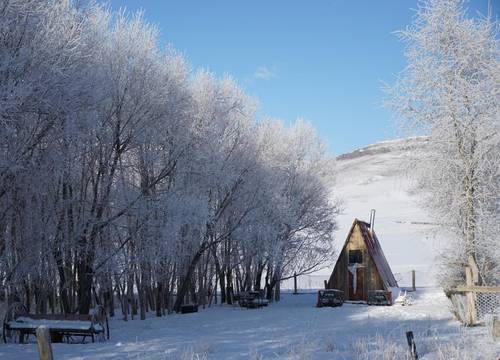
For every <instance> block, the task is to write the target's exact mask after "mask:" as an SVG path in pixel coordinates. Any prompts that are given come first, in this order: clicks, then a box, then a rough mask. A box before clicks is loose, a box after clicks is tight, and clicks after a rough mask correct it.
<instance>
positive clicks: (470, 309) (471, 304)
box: [465, 266, 476, 326]
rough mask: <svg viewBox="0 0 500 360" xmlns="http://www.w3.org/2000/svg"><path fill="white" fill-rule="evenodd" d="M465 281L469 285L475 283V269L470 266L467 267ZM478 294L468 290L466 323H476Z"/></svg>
mask: <svg viewBox="0 0 500 360" xmlns="http://www.w3.org/2000/svg"><path fill="white" fill-rule="evenodd" d="M465 282H466V285H467V286H473V285H474V278H473V271H472V268H470V267H469V266H466V267H465ZM475 295H476V294H475V293H474V292H473V291H467V292H466V293H465V297H466V299H467V319H466V323H467V325H469V326H473V325H475V324H476V296H475Z"/></svg>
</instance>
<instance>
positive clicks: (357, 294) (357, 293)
mask: <svg viewBox="0 0 500 360" xmlns="http://www.w3.org/2000/svg"><path fill="white" fill-rule="evenodd" d="M353 273H354V274H355V275H354V274H353ZM348 274H349V300H354V301H361V300H366V299H365V294H364V288H365V286H364V285H365V269H364V268H363V267H354V269H353V268H351V269H350V270H349V271H348ZM354 276H356V278H354Z"/></svg>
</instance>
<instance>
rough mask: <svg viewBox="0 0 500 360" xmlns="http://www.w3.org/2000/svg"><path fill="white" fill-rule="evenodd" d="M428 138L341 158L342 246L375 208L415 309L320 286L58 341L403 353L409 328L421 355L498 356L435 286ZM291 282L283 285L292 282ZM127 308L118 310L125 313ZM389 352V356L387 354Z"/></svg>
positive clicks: (285, 352) (309, 354)
mask: <svg viewBox="0 0 500 360" xmlns="http://www.w3.org/2000/svg"><path fill="white" fill-rule="evenodd" d="M424 143H425V139H421V138H420V139H419V138H417V139H407V140H395V141H388V142H383V143H379V144H375V145H371V146H368V147H365V148H363V149H360V150H357V151H355V152H353V153H350V154H346V155H342V156H341V157H340V158H339V162H338V176H337V184H336V185H335V192H336V194H337V196H339V197H342V198H343V199H344V208H345V211H344V214H343V215H342V216H340V219H339V229H338V231H337V244H336V246H337V248H338V250H340V249H341V247H342V245H343V242H344V241H345V237H346V235H347V232H348V230H349V228H350V226H351V224H352V221H353V219H354V218H355V217H358V218H361V219H363V220H368V219H369V212H370V209H371V208H375V209H376V210H377V213H376V221H375V231H376V232H377V235H378V238H379V240H380V243H381V246H382V248H383V250H384V252H385V255H386V257H387V260H388V262H389V264H390V266H391V268H392V270H393V272H394V273H395V276H396V279H397V280H398V282H399V284H400V286H408V285H409V284H410V271H411V270H413V269H415V270H416V271H417V288H418V291H417V292H416V293H412V296H413V297H414V303H413V305H412V306H400V305H394V306H392V307H374V306H367V305H354V304H345V305H344V306H342V307H340V308H321V309H318V308H315V307H314V305H315V300H316V298H315V294H314V291H303V292H306V293H305V294H300V295H292V294H290V293H285V294H284V295H283V297H282V298H283V299H282V301H281V302H280V303H274V304H271V305H270V306H269V307H267V308H264V309H258V310H257V309H255V310H242V309H240V308H238V307H233V306H227V305H225V306H212V307H211V308H206V309H200V312H198V313H194V314H185V315H180V314H174V315H169V316H166V317H163V318H156V317H154V315H153V314H149V317H148V319H146V320H145V321H140V320H133V321H128V322H124V321H122V320H120V317H119V316H117V318H116V319H113V320H112V321H111V323H110V326H111V331H110V332H111V340H109V341H107V342H104V343H95V344H92V343H87V344H54V352H55V358H56V359H57V360H62V359H68V360H69V359H72V360H77V359H182V360H188V359H189V360H194V359H253V360H257V359H387V360H389V359H405V357H406V354H407V346H406V337H405V332H406V331H408V330H412V331H413V332H414V334H415V339H416V343H417V351H418V353H419V355H420V359H424V360H425V359H495V360H496V359H498V358H499V356H500V344H498V343H497V344H496V345H495V344H494V343H493V341H492V340H491V338H490V337H489V336H488V335H487V333H486V332H487V328H486V327H477V328H470V329H464V328H462V327H460V324H459V323H458V322H457V321H456V320H454V318H453V317H452V315H451V312H450V310H449V304H448V301H447V299H446V298H445V296H444V294H443V292H442V290H440V289H439V288H437V287H436V286H435V284H436V281H435V277H434V275H435V273H436V265H435V264H436V261H435V258H434V257H435V255H434V254H435V252H434V250H435V249H436V248H437V247H438V246H439V241H440V237H439V235H435V234H434V232H435V229H433V228H432V227H431V226H429V225H426V224H425V223H428V222H430V221H429V218H428V217H427V216H426V214H425V212H424V211H423V210H422V209H421V208H420V207H419V206H418V205H417V197H416V195H414V194H411V193H409V189H410V186H409V180H408V179H407V177H406V176H405V170H404V169H405V163H406V162H407V155H408V152H409V151H412V148H413V147H414V146H422V144H424ZM334 260H335V259H332V263H331V264H329V267H328V268H326V269H324V270H322V271H321V272H320V273H319V274H316V275H312V276H302V277H300V278H299V286H300V287H301V288H303V289H304V288H319V287H322V284H323V280H324V279H327V278H328V276H329V274H330V273H331V270H332V269H333V265H334ZM292 284H293V282H291V281H289V282H288V283H287V284H285V286H284V288H286V287H291V285H292ZM117 313H119V312H117ZM383 356H385V357H383ZM37 358H38V357H37V350H36V345H35V344H34V343H31V344H25V345H19V344H8V345H5V344H0V359H2V360H3V359H15V360H24V359H37Z"/></svg>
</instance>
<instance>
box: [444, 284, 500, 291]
mask: <svg viewBox="0 0 500 360" xmlns="http://www.w3.org/2000/svg"><path fill="white" fill-rule="evenodd" d="M451 292H478V293H500V286H477V285H471V286H457V287H456V288H454V289H451Z"/></svg>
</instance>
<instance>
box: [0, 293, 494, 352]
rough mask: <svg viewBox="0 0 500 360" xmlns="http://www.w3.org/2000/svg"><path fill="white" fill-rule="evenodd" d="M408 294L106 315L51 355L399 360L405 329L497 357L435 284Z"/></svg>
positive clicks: (304, 297)
mask: <svg viewBox="0 0 500 360" xmlns="http://www.w3.org/2000/svg"><path fill="white" fill-rule="evenodd" d="M413 296H414V304H413V305H412V306H400V305H394V306H391V307H387V306H367V305H359V304H358V305H356V304H344V305H343V306H342V307H339V308H316V307H315V306H314V305H315V300H316V296H315V294H314V293H307V294H299V295H292V294H290V293H285V294H284V295H283V300H282V301H281V302H280V303H275V304H271V305H270V306H268V307H267V308H263V309H251V310H242V309H241V308H239V307H236V306H235V307H233V306H230V305H224V306H220V305H219V306H214V307H211V308H207V309H204V310H200V312H198V313H193V314H185V315H180V314H174V315H170V316H167V317H162V318H155V317H154V315H153V313H151V314H149V315H150V317H148V318H147V319H146V320H144V321H141V320H132V321H128V322H124V321H122V320H120V319H113V320H112V321H111V323H110V326H111V330H110V333H111V339H110V340H109V341H107V342H103V343H94V344H92V343H86V344H53V348H54V355H55V359H58V360H63V359H66V360H70V359H72V360H77V359H89V360H90V359H95V360H97V359H148V360H149V359H182V360H185V359H193V360H194V359H365V358H366V359H379V358H380V359H382V358H383V357H382V352H385V354H386V355H387V354H394V357H386V358H384V359H404V358H405V355H406V351H407V347H406V337H405V332H406V331H408V330H412V331H413V332H414V334H415V339H416V344H417V351H418V353H419V355H420V358H421V359H424V360H425V359H497V358H496V357H495V356H498V354H499V351H500V347H499V346H498V344H497V345H496V346H495V344H494V343H493V342H492V340H490V339H489V337H488V336H484V335H485V334H484V333H485V331H486V329H485V328H484V327H482V328H474V329H468V330H467V331H466V332H464V331H463V330H461V328H460V326H459V324H458V322H456V321H455V320H453V319H452V317H451V315H450V312H449V311H448V306H447V300H446V298H445V297H444V295H443V294H442V291H440V290H439V289H436V288H424V289H421V290H420V291H417V293H414V294H413ZM382 336H383V338H382ZM32 341H34V340H33V339H32ZM440 354H441V355H442V356H441V355H440ZM368 355H369V356H368ZM37 358H38V357H37V350H36V345H35V344H34V343H30V344H22V345H20V344H8V345H5V344H2V345H0V359H15V360H25V359H26V360H28V359H37Z"/></svg>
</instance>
